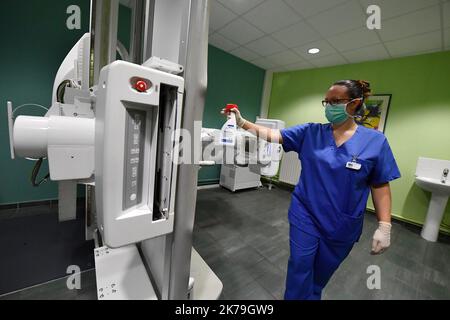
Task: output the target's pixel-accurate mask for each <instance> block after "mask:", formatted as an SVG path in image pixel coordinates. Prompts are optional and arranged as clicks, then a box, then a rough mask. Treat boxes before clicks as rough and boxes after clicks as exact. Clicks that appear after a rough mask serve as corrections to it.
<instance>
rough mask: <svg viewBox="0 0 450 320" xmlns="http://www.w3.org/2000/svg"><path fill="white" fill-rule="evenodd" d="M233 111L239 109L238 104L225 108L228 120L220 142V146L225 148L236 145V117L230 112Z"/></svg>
mask: <svg viewBox="0 0 450 320" xmlns="http://www.w3.org/2000/svg"><path fill="white" fill-rule="evenodd" d="M231 109H238V106H237V105H236V104H227V106H226V107H225V113H226V114H227V118H228V120H227V122H225V124H224V125H223V127H222V130H221V132H220V140H219V142H220V144H221V145H224V146H234V145H235V143H236V131H237V124H236V115H235V114H234V112H231V111H230V110H231Z"/></svg>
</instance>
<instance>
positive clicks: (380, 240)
mask: <svg viewBox="0 0 450 320" xmlns="http://www.w3.org/2000/svg"><path fill="white" fill-rule="evenodd" d="M391 228H392V225H391V224H390V223H389V222H383V221H380V222H378V229H377V230H375V233H374V234H373V241H372V252H371V253H372V254H379V253H383V252H384V251H385V250H386V249H387V248H389V246H390V245H391Z"/></svg>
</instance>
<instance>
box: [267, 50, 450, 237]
mask: <svg viewBox="0 0 450 320" xmlns="http://www.w3.org/2000/svg"><path fill="white" fill-rule="evenodd" d="M340 79H364V80H368V81H370V83H371V85H372V88H373V90H374V93H391V94H392V101H391V106H390V109H389V114H388V119H387V123H386V127H385V134H386V136H387V138H388V140H389V142H390V145H391V147H392V150H393V152H394V155H395V157H396V160H397V163H398V165H399V167H400V171H401V173H402V178H401V179H398V180H396V181H394V182H392V184H391V186H392V197H393V207H392V213H393V215H394V216H395V217H397V218H399V219H403V220H406V221H409V222H412V223H416V224H423V222H424V221H425V215H426V212H427V208H428V203H429V200H430V194H429V193H427V192H425V191H423V190H422V189H420V188H419V187H417V186H416V185H415V184H414V173H415V169H416V163H417V158H418V157H419V156H424V157H430V158H437V159H447V160H450V123H449V121H450V89H449V86H450V51H446V52H440V53H433V54H426V55H420V56H414V57H406V58H399V59H390V60H383V61H374V62H365V63H359V64H351V65H342V66H336V67H329V68H320V69H310V70H300V71H294V72H284V73H276V74H275V75H274V79H273V84H272V96H271V101H270V108H269V117H270V118H275V119H282V120H284V121H286V125H287V126H292V125H296V124H299V123H304V122H326V119H325V116H324V112H323V111H324V110H323V107H322V106H321V103H320V101H321V100H323V98H324V94H325V92H326V91H327V89H328V88H329V87H330V85H331V84H332V83H333V82H334V81H336V80H340ZM368 207H369V208H370V209H373V204H372V202H371V201H369V204H368ZM441 227H442V228H441V229H442V230H443V231H446V232H450V205H447V208H446V213H445V216H444V221H443V224H442V226H441Z"/></svg>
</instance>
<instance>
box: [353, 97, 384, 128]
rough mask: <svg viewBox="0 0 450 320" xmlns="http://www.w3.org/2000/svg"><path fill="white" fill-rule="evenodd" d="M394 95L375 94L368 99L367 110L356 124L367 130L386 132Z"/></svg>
mask: <svg viewBox="0 0 450 320" xmlns="http://www.w3.org/2000/svg"><path fill="white" fill-rule="evenodd" d="M391 99H392V94H374V95H372V96H370V97H369V98H367V100H366V109H365V111H364V114H362V115H361V117H360V118H356V119H355V120H356V122H357V123H358V124H359V125H362V126H364V127H366V128H370V129H375V130H378V131H381V132H384V127H385V125H386V120H387V115H388V112H389V106H390V104H391Z"/></svg>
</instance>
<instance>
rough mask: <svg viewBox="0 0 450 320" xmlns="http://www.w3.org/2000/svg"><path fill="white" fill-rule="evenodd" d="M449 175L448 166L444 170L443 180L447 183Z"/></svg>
mask: <svg viewBox="0 0 450 320" xmlns="http://www.w3.org/2000/svg"><path fill="white" fill-rule="evenodd" d="M447 177H448V168H445V169H444V171H442V178H441V182H442V183H445V181H447Z"/></svg>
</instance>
